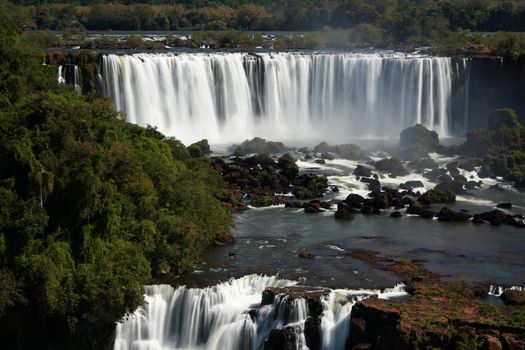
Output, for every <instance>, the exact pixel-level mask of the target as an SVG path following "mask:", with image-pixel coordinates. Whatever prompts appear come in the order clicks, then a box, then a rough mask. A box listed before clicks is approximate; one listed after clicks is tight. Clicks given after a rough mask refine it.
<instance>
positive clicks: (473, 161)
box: [458, 158, 483, 171]
mask: <svg viewBox="0 0 525 350" xmlns="http://www.w3.org/2000/svg"><path fill="white" fill-rule="evenodd" d="M482 165H483V159H481V158H469V159H467V160H464V161H462V162H460V163H459V164H458V168H459V169H464V170H466V171H474V170H475V168H476V167H478V166H482Z"/></svg>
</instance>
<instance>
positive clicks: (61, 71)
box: [57, 64, 82, 95]
mask: <svg viewBox="0 0 525 350" xmlns="http://www.w3.org/2000/svg"><path fill="white" fill-rule="evenodd" d="M80 79H81V76H80V68H79V67H78V66H77V65H71V64H67V65H64V66H62V65H60V66H58V74H57V81H58V84H59V85H62V84H67V85H72V86H73V88H74V89H75V92H76V93H77V94H79V95H80V94H82V84H81V80H80Z"/></svg>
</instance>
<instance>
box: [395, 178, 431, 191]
mask: <svg viewBox="0 0 525 350" xmlns="http://www.w3.org/2000/svg"><path fill="white" fill-rule="evenodd" d="M418 187H425V185H424V184H423V183H422V182H421V181H417V180H416V181H407V182H404V183H402V184H400V185H399V188H400V189H402V190H413V189H414V188H418Z"/></svg>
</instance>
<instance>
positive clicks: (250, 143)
mask: <svg viewBox="0 0 525 350" xmlns="http://www.w3.org/2000/svg"><path fill="white" fill-rule="evenodd" d="M286 151H287V149H286V146H285V145H284V144H283V143H281V142H273V141H266V140H265V139H262V138H260V137H255V138H253V139H251V140H246V141H244V142H243V143H241V145H240V146H238V147H237V148H235V150H234V152H233V153H234V154H235V155H236V156H245V155H247V154H250V153H271V154H277V153H285V152H286Z"/></svg>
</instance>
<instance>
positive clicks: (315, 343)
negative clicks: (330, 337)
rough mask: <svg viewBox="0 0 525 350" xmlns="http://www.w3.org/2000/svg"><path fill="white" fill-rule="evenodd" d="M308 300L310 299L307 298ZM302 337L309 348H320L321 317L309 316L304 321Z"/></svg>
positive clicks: (313, 349) (314, 349)
mask: <svg viewBox="0 0 525 350" xmlns="http://www.w3.org/2000/svg"><path fill="white" fill-rule="evenodd" d="M309 300H310V299H309ZM304 338H305V341H306V346H307V347H308V349H310V350H319V349H321V318H320V317H311V316H309V317H308V318H307V319H306V321H305V322H304Z"/></svg>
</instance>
